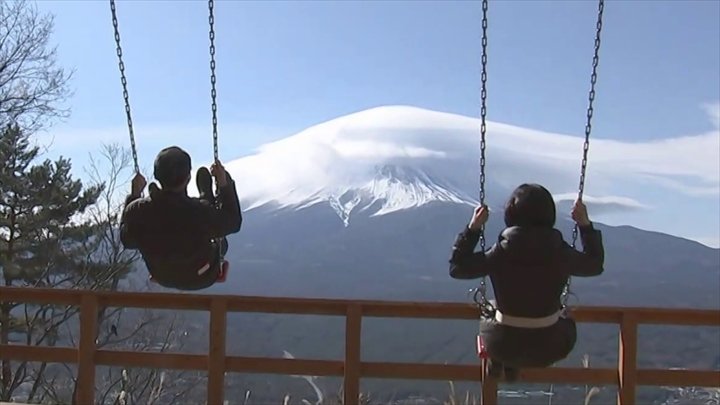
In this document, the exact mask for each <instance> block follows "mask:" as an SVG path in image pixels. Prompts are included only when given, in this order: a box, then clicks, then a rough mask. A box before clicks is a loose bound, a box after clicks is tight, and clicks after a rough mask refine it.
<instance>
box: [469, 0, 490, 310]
mask: <svg viewBox="0 0 720 405" xmlns="http://www.w3.org/2000/svg"><path fill="white" fill-rule="evenodd" d="M487 10H488V0H483V2H482V12H483V16H482V59H481V64H482V73H481V75H480V82H481V89H480V101H481V102H480V205H481V206H483V205H485V146H486V143H485V134H486V131H487V124H486V122H485V118H486V116H487V104H486V101H487V43H488V40H487V27H488V20H487ZM480 249H481V250H482V251H483V252H484V251H485V225H483V226H482V227H481V228H480ZM473 301H475V303H476V304H477V306H478V309H479V310H480V315H481V316H482V317H485V318H489V317H492V316H494V315H495V314H494V312H495V308H494V307H493V305H492V304H491V303H490V302H489V301H488V299H487V283H486V282H485V277H482V278H480V285H479V286H478V288H477V289H475V294H474V295H473Z"/></svg>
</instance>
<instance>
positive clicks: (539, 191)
mask: <svg viewBox="0 0 720 405" xmlns="http://www.w3.org/2000/svg"><path fill="white" fill-rule="evenodd" d="M488 215H489V212H488V209H487V207H485V206H480V207H477V208H476V209H475V211H474V213H473V217H472V220H471V221H470V224H469V225H468V226H467V227H466V228H465V229H464V230H463V231H462V232H461V233H460V234H459V235H458V237H457V239H456V241H455V245H454V246H453V252H452V256H451V258H450V276H451V277H452V278H455V279H474V278H480V277H483V276H489V277H490V280H491V282H492V285H493V291H494V292H495V299H496V305H495V306H496V309H497V311H496V314H495V317H494V318H493V319H485V320H483V321H482V322H481V325H480V334H481V336H482V337H483V340H484V342H485V345H486V349H487V352H488V354H489V357H490V365H489V372H490V375H492V376H494V377H500V376H501V375H502V372H503V370H504V371H505V378H506V379H507V380H509V381H512V380H514V379H515V378H516V377H517V369H518V368H520V367H548V366H550V365H552V364H553V363H556V362H557V361H560V360H562V359H564V358H565V357H567V356H568V355H569V354H570V352H571V351H572V349H573V347H574V346H575V341H576V338H577V329H576V325H575V321H573V320H572V319H570V318H566V317H563V316H562V304H561V296H562V292H563V289H564V286H565V284H566V282H567V281H568V278H569V277H570V276H580V277H590V276H597V275H599V274H601V273H602V272H603V261H604V249H603V244H602V235H601V233H600V231H599V230H596V229H594V228H593V225H592V222H590V220H589V218H588V214H587V210H586V208H585V205H584V204H583V203H582V201H580V200H578V201H576V202H575V205H574V207H573V210H572V218H573V220H574V221H575V222H576V223H577V224H578V228H579V231H580V238H581V240H582V244H583V248H584V250H583V252H579V251H577V250H575V249H573V248H572V247H571V246H570V245H568V244H567V243H566V242H565V241H564V240H563V237H562V234H561V233H560V231H558V230H557V229H555V228H554V226H555V201H554V200H553V198H552V195H551V194H550V192H549V191H548V190H547V189H545V188H544V187H543V186H541V185H538V184H522V185H520V186H519V187H518V188H517V189H515V191H514V192H513V193H512V195H511V196H510V199H509V200H508V202H507V204H506V206H505V225H506V226H507V227H506V228H505V229H504V230H503V231H502V232H501V233H500V235H499V237H498V241H497V243H495V244H494V245H493V246H491V247H490V249H488V250H487V251H485V252H474V249H475V245H476V244H477V243H478V240H479V238H480V229H481V228H482V226H483V225H484V224H485V222H487V219H488Z"/></svg>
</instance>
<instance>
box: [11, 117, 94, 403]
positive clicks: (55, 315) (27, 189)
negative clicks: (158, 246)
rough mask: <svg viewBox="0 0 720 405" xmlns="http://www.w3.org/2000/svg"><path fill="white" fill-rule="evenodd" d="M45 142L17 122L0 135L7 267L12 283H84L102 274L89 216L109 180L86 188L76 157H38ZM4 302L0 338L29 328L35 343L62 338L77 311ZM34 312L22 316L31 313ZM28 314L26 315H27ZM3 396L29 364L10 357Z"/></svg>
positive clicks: (35, 284)
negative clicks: (15, 363)
mask: <svg viewBox="0 0 720 405" xmlns="http://www.w3.org/2000/svg"><path fill="white" fill-rule="evenodd" d="M39 153H40V150H39V148H38V147H35V146H31V144H30V139H29V135H27V134H25V133H23V131H22V130H21V129H20V127H19V126H17V125H10V126H7V127H6V128H5V129H4V130H3V132H2V133H1V134H0V162H3V165H2V166H0V269H1V270H2V271H1V274H2V280H3V281H4V285H5V286H38V287H77V286H83V285H87V283H89V282H91V281H92V280H94V279H96V278H97V275H96V274H93V272H92V271H93V270H95V269H96V268H97V266H96V264H97V263H95V262H94V261H93V260H92V257H91V256H90V255H89V252H92V251H93V249H92V246H90V248H89V246H88V245H89V244H92V243H97V242H96V241H97V240H98V238H96V237H95V236H94V235H96V231H97V227H98V226H99V225H98V224H96V223H93V222H92V221H89V220H87V219H86V220H83V218H82V215H83V214H84V213H85V212H86V210H87V209H88V208H89V207H91V206H92V205H93V204H95V203H96V201H97V200H98V198H99V196H100V193H101V192H102V190H103V188H104V186H103V185H96V186H91V187H87V188H84V187H83V184H82V182H81V181H79V180H75V179H73V177H72V175H71V173H70V170H71V164H70V161H69V160H67V159H64V158H62V157H61V158H59V159H57V160H55V161H51V160H49V159H46V160H45V161H43V162H42V163H39V164H35V161H36V160H37V158H38V157H39ZM18 305H19V304H13V303H8V302H4V303H2V304H0V343H1V344H7V343H8V342H9V340H10V335H11V333H18V332H21V333H23V334H24V335H25V336H26V337H27V339H29V340H30V342H32V343H33V344H43V345H54V343H55V340H56V339H57V336H58V328H59V326H60V325H62V324H63V323H64V322H66V321H67V320H68V319H69V318H70V317H71V316H72V315H73V314H74V312H73V311H69V310H68V309H67V308H63V307H61V306H31V305H26V306H25V308H24V309H25V311H13V308H15V307H17V306H18ZM28 309H31V311H30V312H29V313H30V314H31V315H32V316H28V315H22V314H23V313H24V314H28ZM21 316H22V317H24V318H21ZM1 369H2V370H1V374H0V377H2V378H1V379H0V381H1V383H0V400H5V401H7V400H9V399H10V396H11V393H12V392H13V391H14V390H15V389H17V387H18V386H19V385H20V384H21V383H22V382H23V381H24V380H25V377H26V376H27V374H26V368H25V367H24V366H23V367H18V368H17V370H16V371H15V372H13V370H12V369H11V365H10V362H9V361H2V368H1Z"/></svg>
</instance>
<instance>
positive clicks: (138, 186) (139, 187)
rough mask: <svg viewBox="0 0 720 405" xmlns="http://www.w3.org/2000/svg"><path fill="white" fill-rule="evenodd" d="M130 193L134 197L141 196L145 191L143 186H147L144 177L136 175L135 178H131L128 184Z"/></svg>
mask: <svg viewBox="0 0 720 405" xmlns="http://www.w3.org/2000/svg"><path fill="white" fill-rule="evenodd" d="M130 184H131V186H130V193H131V194H132V195H134V196H135V197H139V196H141V195H142V192H143V190H145V186H146V185H147V180H145V177H143V175H142V174H140V173H137V174H135V177H133V179H132V182H131V183H130Z"/></svg>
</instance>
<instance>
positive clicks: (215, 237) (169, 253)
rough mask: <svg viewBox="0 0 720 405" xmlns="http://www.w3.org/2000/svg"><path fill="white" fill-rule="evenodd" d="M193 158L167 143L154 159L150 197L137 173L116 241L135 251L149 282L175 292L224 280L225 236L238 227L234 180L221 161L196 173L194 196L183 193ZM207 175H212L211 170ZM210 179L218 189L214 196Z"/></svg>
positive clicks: (237, 206)
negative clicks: (175, 290) (118, 237)
mask: <svg viewBox="0 0 720 405" xmlns="http://www.w3.org/2000/svg"><path fill="white" fill-rule="evenodd" d="M191 170H192V162H191V159H190V155H188V154H187V152H185V151H184V150H182V149H180V148H178V147H176V146H172V147H168V148H165V149H163V150H162V151H160V153H158V155H157V157H156V158H155V165H154V176H155V179H157V180H158V182H160V187H161V188H158V186H157V185H156V184H155V183H152V184H150V186H149V187H148V190H149V191H150V193H149V196H147V197H144V198H141V194H142V191H143V189H145V185H146V184H147V182H146V180H145V178H144V177H143V176H142V175H141V174H140V173H138V174H137V175H135V177H134V178H133V180H132V186H131V188H132V190H131V193H130V195H129V196H128V197H127V198H126V200H125V208H124V210H123V214H122V219H121V222H120V240H121V241H122V244H123V246H124V247H125V248H126V249H138V250H139V251H140V253H141V255H142V257H143V260H144V261H145V264H146V266H147V268H148V271H149V272H150V276H151V278H152V280H153V281H154V282H157V283H158V284H160V285H162V286H163V287H167V288H174V289H178V290H200V289H203V288H207V287H210V286H211V285H213V284H214V283H216V282H220V281H224V278H225V276H226V273H227V269H228V262H227V261H225V260H223V259H222V258H223V257H224V255H225V253H226V252H227V249H228V244H227V240H226V239H225V236H227V235H230V234H232V233H236V232H239V231H240V227H241V225H242V213H241V209H240V201H239V199H238V196H237V191H236V189H235V182H234V181H233V180H232V178H230V175H229V174H228V173H227V172H226V171H225V168H224V167H223V166H222V164H221V163H220V162H217V161H216V162H215V163H213V165H212V166H211V168H210V171H208V169H207V168H205V167H200V168H199V169H198V171H197V174H196V179H195V181H196V184H197V188H198V191H199V193H200V197H199V198H194V197H190V196H188V193H187V186H188V184H189V183H190V179H191ZM211 173H212V174H211ZM212 177H214V178H215V181H216V184H217V187H218V190H217V196H215V195H214V194H213V185H212Z"/></svg>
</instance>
